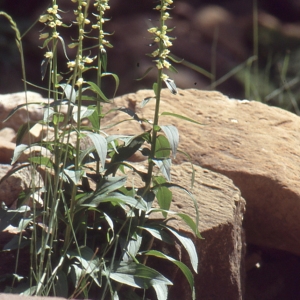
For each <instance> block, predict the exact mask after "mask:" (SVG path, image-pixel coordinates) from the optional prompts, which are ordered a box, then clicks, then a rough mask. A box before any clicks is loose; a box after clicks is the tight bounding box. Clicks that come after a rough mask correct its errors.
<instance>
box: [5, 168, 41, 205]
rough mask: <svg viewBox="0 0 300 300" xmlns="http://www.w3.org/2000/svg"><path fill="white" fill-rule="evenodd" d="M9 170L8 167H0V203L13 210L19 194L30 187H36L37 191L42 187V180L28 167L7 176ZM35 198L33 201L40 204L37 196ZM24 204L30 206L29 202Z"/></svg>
mask: <svg viewBox="0 0 300 300" xmlns="http://www.w3.org/2000/svg"><path fill="white" fill-rule="evenodd" d="M11 169H12V167H11V166H10V165H0V179H1V183H0V203H2V202H4V203H5V205H7V206H9V207H12V208H14V207H15V203H14V202H15V201H16V200H17V199H18V196H19V194H20V192H22V191H26V190H27V189H28V188H32V187H36V188H37V189H38V188H39V187H42V186H43V180H42V178H41V175H40V174H39V173H38V172H36V171H35V170H33V169H32V168H30V167H24V168H22V169H20V170H18V171H16V172H15V173H12V174H11V175H9V176H7V174H8V172H9V171H10V170H11ZM4 176H7V178H5V179H4ZM35 196H36V199H35V200H36V201H38V203H40V199H39V197H38V194H37V195H35ZM30 201H32V199H30ZM24 204H27V205H31V203H30V202H29V203H24ZM40 204H41V203H40Z"/></svg>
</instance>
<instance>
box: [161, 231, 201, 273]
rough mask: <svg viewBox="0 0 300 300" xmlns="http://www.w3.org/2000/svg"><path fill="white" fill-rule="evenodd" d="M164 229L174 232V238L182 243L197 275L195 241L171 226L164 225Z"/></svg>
mask: <svg viewBox="0 0 300 300" xmlns="http://www.w3.org/2000/svg"><path fill="white" fill-rule="evenodd" d="M162 227H164V228H166V229H168V230H169V231H170V232H172V233H173V234H174V236H175V237H176V238H177V239H178V240H179V241H180V243H181V244H182V246H183V247H184V248H185V250H186V251H187V253H188V255H189V257H190V261H191V264H192V267H193V269H194V271H195V273H198V254H197V251H196V248H195V245H194V243H193V241H192V240H191V239H190V238H188V237H186V236H184V235H183V234H182V233H179V232H177V231H176V230H175V229H173V228H171V227H169V226H165V225H162Z"/></svg>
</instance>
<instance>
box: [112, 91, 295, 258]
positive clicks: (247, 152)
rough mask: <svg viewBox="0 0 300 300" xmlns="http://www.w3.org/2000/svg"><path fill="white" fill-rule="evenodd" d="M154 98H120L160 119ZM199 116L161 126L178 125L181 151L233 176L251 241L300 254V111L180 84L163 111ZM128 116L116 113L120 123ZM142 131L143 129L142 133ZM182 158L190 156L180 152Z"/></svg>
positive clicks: (130, 128) (166, 97)
mask: <svg viewBox="0 0 300 300" xmlns="http://www.w3.org/2000/svg"><path fill="white" fill-rule="evenodd" d="M149 96H153V92H152V91H150V90H144V91H139V92H137V93H136V94H128V95H125V96H123V97H120V98H116V99H115V101H114V105H118V106H126V107H129V108H131V109H133V110H134V111H136V113H137V114H138V116H139V117H140V118H146V119H153V112H154V100H151V101H150V102H149V103H148V104H147V106H146V107H145V108H143V109H141V108H140V107H139V105H140V103H141V101H142V100H143V99H144V98H146V97H149ZM164 111H168V112H173V113H177V114H178V113H179V114H183V115H185V116H187V117H189V118H192V119H194V120H196V121H198V122H200V123H202V124H203V126H200V125H196V124H194V123H189V122H186V121H183V120H181V119H178V118H171V117H169V116H161V118H160V124H162V125H168V124H172V125H175V126H176V127H177V128H178V129H179V132H180V149H182V150H185V151H187V152H188V153H189V154H190V156H191V158H192V162H193V163H195V164H197V165H200V166H202V167H205V168H207V169H210V170H213V171H216V172H219V173H222V174H224V175H226V176H227V177H229V178H231V179H232V180H233V182H234V184H235V185H236V186H237V187H238V188H239V189H240V190H241V192H242V196H243V198H244V199H246V201H247V211H246V216H245V223H244V226H245V229H246V234H247V241H248V242H249V243H253V244H256V245H261V246H266V247H271V248H277V249H281V250H286V251H289V252H292V253H295V254H298V255H299V254H300V250H299V249H300V239H298V238H297V236H298V233H299V232H300V224H299V222H298V219H299V215H300V199H299V197H300V186H299V184H298V181H299V178H298V174H299V171H300V170H299V167H298V163H297V162H298V159H299V157H300V148H299V143H298V141H299V137H300V136H299V133H298V128H299V127H300V119H299V117H298V116H296V115H294V114H292V113H289V112H287V111H284V110H282V109H279V108H275V107H269V106H267V105H264V104H262V103H259V102H255V101H246V100H245V101H237V100H233V99H229V98H228V97H226V96H224V95H222V94H221V93H218V92H206V91H199V90H195V89H191V90H179V94H178V95H177V96H174V95H172V94H171V93H170V92H169V91H168V90H164V91H163V93H162V101H161V107H160V112H164ZM122 117H123V116H121V115H120V113H119V115H118V116H117V115H116V116H115V118H110V119H109V122H111V123H114V122H116V121H117V120H118V119H120V118H122ZM139 126H140V125H139V124H138V123H137V122H133V121H132V122H129V123H127V124H126V126H124V123H123V125H120V126H118V129H119V131H118V132H119V133H120V134H121V133H131V134H132V133H134V132H136V130H137V128H138V127H139ZM140 132H142V129H141V131H140ZM176 160H177V162H182V161H184V160H185V157H184V156H182V155H178V156H177V159H176Z"/></svg>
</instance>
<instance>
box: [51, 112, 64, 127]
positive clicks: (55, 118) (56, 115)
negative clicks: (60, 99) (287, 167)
mask: <svg viewBox="0 0 300 300" xmlns="http://www.w3.org/2000/svg"><path fill="white" fill-rule="evenodd" d="M64 118H65V117H64V115H63V114H61V113H54V114H53V117H52V121H53V124H55V125H58V124H59V123H61V122H63V121H64Z"/></svg>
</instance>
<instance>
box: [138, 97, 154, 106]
mask: <svg viewBox="0 0 300 300" xmlns="http://www.w3.org/2000/svg"><path fill="white" fill-rule="evenodd" d="M151 99H155V97H147V98H144V99H143V101H142V103H141V108H143V107H144V106H145V105H146V104H147V103H148V102H149V101H150V100H151Z"/></svg>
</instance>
